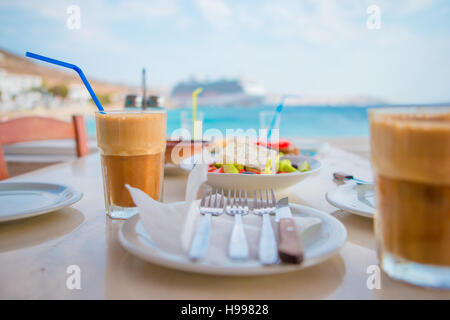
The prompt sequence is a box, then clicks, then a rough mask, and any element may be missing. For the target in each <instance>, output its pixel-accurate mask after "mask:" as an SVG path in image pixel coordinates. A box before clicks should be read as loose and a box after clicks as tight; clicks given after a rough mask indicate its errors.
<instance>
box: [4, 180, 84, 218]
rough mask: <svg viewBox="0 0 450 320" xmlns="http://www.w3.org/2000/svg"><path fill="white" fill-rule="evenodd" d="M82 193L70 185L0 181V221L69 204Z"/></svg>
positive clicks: (25, 216)
mask: <svg viewBox="0 0 450 320" xmlns="http://www.w3.org/2000/svg"><path fill="white" fill-rule="evenodd" d="M82 196H83V193H81V192H80V191H77V190H75V189H73V188H71V187H68V186H64V185H60V184H53V183H38V182H2V183H0V222H5V221H11V220H17V219H23V218H28V217H32V216H37V215H40V214H44V213H47V212H51V211H55V210H58V209H61V208H64V207H66V206H69V205H71V204H73V203H75V202H77V201H78V200H80V199H81V197H82Z"/></svg>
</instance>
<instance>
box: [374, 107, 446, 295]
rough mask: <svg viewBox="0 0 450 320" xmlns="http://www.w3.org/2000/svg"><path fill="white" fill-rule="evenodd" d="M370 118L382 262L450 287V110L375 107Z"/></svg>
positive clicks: (396, 272)
mask: <svg viewBox="0 0 450 320" xmlns="http://www.w3.org/2000/svg"><path fill="white" fill-rule="evenodd" d="M369 119H370V143H371V158H372V169H373V171H374V176H375V182H376V185H375V190H376V215H375V232H376V237H377V247H378V248H377V249H378V254H379V259H380V264H381V266H382V268H383V270H384V271H385V272H386V273H387V274H388V275H389V276H391V277H393V278H395V279H399V280H403V281H407V282H409V283H413V284H417V285H422V286H430V287H438V288H450V108H429V107H426V108H390V109H373V110H371V111H370V112H369Z"/></svg>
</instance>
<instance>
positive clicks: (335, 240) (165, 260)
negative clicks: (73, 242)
mask: <svg viewBox="0 0 450 320" xmlns="http://www.w3.org/2000/svg"><path fill="white" fill-rule="evenodd" d="M249 202H251V201H250V200H249ZM289 206H290V207H291V210H292V213H293V215H299V216H305V217H307V216H311V217H318V218H320V219H321V220H322V225H321V226H320V227H319V228H316V229H313V230H310V231H307V236H306V237H303V236H302V238H305V239H304V241H303V247H304V250H305V260H304V261H303V262H302V264H300V265H294V264H275V265H270V266H267V265H261V264H260V263H259V262H258V261H254V260H251V261H242V262H239V261H229V262H228V263H226V264H224V265H222V266H218V265H213V264H210V263H207V262H202V261H199V262H192V261H190V260H189V259H188V257H187V256H178V255H171V254H168V253H166V252H164V251H163V250H161V249H159V248H158V247H157V246H156V245H155V244H154V242H153V241H152V239H151V237H150V235H149V234H148V233H147V232H146V230H145V229H144V226H143V224H142V223H141V221H140V219H139V215H135V216H133V217H132V218H130V219H128V220H126V221H125V222H124V223H123V224H122V226H121V228H120V230H119V241H120V243H121V244H122V246H123V247H124V248H125V249H126V250H128V251H129V252H130V253H132V254H134V255H136V256H137V257H139V258H141V259H143V260H145V261H148V262H151V263H154V264H157V265H160V266H164V267H167V268H171V269H176V270H182V271H187V272H193V273H201V274H212V275H228V276H255V275H264V274H277V273H284V272H290V271H296V270H300V269H303V268H306V267H310V266H313V265H316V264H318V263H320V262H323V261H325V260H326V259H328V258H330V257H331V256H333V255H335V254H337V253H338V251H339V250H340V249H341V247H342V246H343V245H344V244H345V241H346V240H347V230H346V229H345V227H344V225H343V224H342V223H341V222H340V221H339V220H337V219H336V218H334V217H332V216H330V215H329V214H327V213H325V212H322V211H319V210H316V209H313V208H309V207H305V206H301V205H296V204H290V205H289ZM211 232H214V230H212V231H211Z"/></svg>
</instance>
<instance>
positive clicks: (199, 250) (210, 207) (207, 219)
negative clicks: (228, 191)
mask: <svg viewBox="0 0 450 320" xmlns="http://www.w3.org/2000/svg"><path fill="white" fill-rule="evenodd" d="M213 193H214V190H211V192H210V193H209V198H208V203H206V198H207V194H208V192H207V191H206V190H205V192H204V194H203V198H202V200H201V201H200V214H202V215H203V218H202V221H201V223H200V226H199V227H198V229H197V231H196V233H195V236H194V238H193V240H192V243H191V248H190V250H189V258H190V259H192V260H200V259H202V258H203V257H204V256H205V254H206V251H207V249H208V243H209V233H210V229H211V216H218V215H220V214H222V213H223V211H224V210H225V205H224V196H223V193H224V191H223V189H222V194H221V197H220V203H218V200H217V198H218V192H217V190H216V192H215V197H214V203H213V200H212V198H213Z"/></svg>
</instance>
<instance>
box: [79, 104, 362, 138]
mask: <svg viewBox="0 0 450 320" xmlns="http://www.w3.org/2000/svg"><path fill="white" fill-rule="evenodd" d="M182 110H189V109H172V110H167V133H168V134H170V133H171V132H172V131H174V130H175V129H177V128H180V126H181V120H180V113H181V111H182ZM198 110H199V111H201V112H203V115H204V119H203V130H207V129H214V128H215V129H219V130H221V131H222V132H223V133H225V130H226V129H243V130H247V129H251V128H253V129H256V130H257V129H258V128H259V113H260V112H261V111H274V110H275V107H200V108H198ZM367 110H368V107H343V106H339V107H333V106H327V107H304V106H301V107H284V108H283V111H282V113H281V122H280V136H282V137H288V138H289V137H366V136H368V135H369V124H368V115H367ZM86 122H87V129H88V132H89V134H90V135H95V121H94V119H93V118H88V119H87V120H86Z"/></svg>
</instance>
